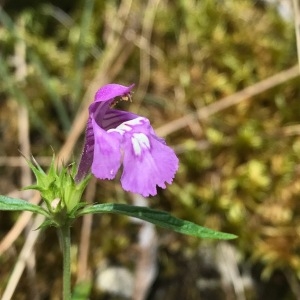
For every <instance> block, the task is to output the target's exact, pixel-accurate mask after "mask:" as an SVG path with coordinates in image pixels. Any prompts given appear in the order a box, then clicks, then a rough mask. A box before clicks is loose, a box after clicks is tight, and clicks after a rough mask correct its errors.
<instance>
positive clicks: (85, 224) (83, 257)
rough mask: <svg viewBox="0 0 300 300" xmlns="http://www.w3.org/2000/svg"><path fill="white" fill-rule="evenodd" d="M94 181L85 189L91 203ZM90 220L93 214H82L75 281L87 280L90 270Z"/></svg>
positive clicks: (94, 191)
mask: <svg viewBox="0 0 300 300" xmlns="http://www.w3.org/2000/svg"><path fill="white" fill-rule="evenodd" d="M96 183H97V180H96V178H95V177H93V178H92V179H91V181H90V182H89V185H88V188H87V190H86V194H85V198H86V199H87V200H86V202H87V203H90V204H91V203H92V200H93V199H94V198H95V193H96ZM92 222H93V215H92V214H87V215H84V216H83V220H82V226H81V234H80V243H79V251H78V252H79V255H78V268H77V282H81V281H85V280H89V279H90V278H89V277H90V272H89V268H88V257H89V250H90V238H91V232H92Z"/></svg>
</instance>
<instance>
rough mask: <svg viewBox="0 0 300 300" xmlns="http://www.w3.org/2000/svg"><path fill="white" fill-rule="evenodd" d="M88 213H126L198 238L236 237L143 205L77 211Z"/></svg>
mask: <svg viewBox="0 0 300 300" xmlns="http://www.w3.org/2000/svg"><path fill="white" fill-rule="evenodd" d="M90 213H92V214H96V213H115V214H121V215H126V216H129V217H134V218H138V219H141V220H144V221H147V222H150V223H153V224H155V225H157V226H160V227H163V228H166V229H171V230H173V231H176V232H179V233H182V234H187V235H192V236H196V237H198V238H206V239H208V238H209V239H221V240H230V239H235V238H237V236H236V235H234V234H230V233H225V232H219V231H215V230H212V229H209V228H206V227H202V226H199V225H197V224H195V223H192V222H189V221H186V220H182V219H179V218H176V217H174V216H172V215H171V214H169V213H167V212H165V211H161V210H154V209H150V208H148V207H144V206H132V205H127V204H119V203H104V204H95V205H91V206H87V207H85V208H83V209H82V210H80V211H78V213H77V216H81V215H84V214H90Z"/></svg>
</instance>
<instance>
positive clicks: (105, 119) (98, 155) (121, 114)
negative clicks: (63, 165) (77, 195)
mask: <svg viewBox="0 0 300 300" xmlns="http://www.w3.org/2000/svg"><path fill="white" fill-rule="evenodd" d="M132 88H133V85H131V86H129V87H126V86H123V85H119V84H107V85H105V86H103V87H102V88H101V89H99V90H98V91H97V93H96V95H95V101H94V102H93V103H92V104H91V105H90V107H89V119H88V122H87V128H86V140H85V145H84V149H83V153H82V157H81V161H80V164H79V168H78V173H77V175H76V180H77V181H80V180H82V179H83V178H84V177H85V176H86V175H87V174H88V173H89V170H90V168H91V171H92V173H93V174H94V175H95V176H96V177H97V178H99V179H113V178H115V176H116V174H117V172H118V170H119V168H120V166H121V164H122V163H123V173H122V177H121V184H122V187H123V189H124V190H125V191H129V192H133V193H138V194H141V195H143V196H144V197H147V196H149V195H156V193H157V190H156V186H159V187H161V188H165V187H166V184H165V183H166V182H167V183H172V180H173V178H174V176H175V173H176V171H177V169H178V158H177V157H176V155H175V153H174V151H173V150H172V149H171V148H169V147H168V146H166V143H165V141H164V140H163V139H161V138H159V137H157V136H156V134H155V132H154V130H153V128H152V126H151V125H150V122H149V120H148V119H146V118H144V117H141V116H138V115H135V114H133V113H130V112H125V111H121V110H116V109H113V108H112V106H113V105H114V104H115V102H116V101H118V100H129V99H130V100H131V97H130V92H131V89H132Z"/></svg>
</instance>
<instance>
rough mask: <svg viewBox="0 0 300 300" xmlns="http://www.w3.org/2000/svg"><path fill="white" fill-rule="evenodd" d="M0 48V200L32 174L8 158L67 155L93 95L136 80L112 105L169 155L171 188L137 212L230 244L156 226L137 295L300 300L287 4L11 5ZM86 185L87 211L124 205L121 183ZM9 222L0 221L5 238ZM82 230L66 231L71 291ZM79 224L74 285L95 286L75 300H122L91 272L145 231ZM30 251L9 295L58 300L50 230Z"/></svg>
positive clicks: (299, 168) (80, 0)
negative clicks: (174, 166)
mask: <svg viewBox="0 0 300 300" xmlns="http://www.w3.org/2000/svg"><path fill="white" fill-rule="evenodd" d="M288 9H290V10H288ZM0 45H1V47H0V78H1V80H0V139H1V144H0V193H1V194H8V193H18V191H19V190H20V188H21V187H22V186H23V185H24V182H28V180H29V181H30V180H32V179H31V178H28V175H27V177H26V176H25V175H24V172H23V171H24V166H23V165H22V164H23V159H22V158H20V153H19V150H21V151H22V152H24V151H25V153H24V154H26V153H32V154H33V156H34V157H35V158H36V159H37V161H39V162H40V163H41V164H42V165H43V166H44V167H45V168H47V165H48V164H49V160H50V159H51V155H52V151H53V150H52V148H53V149H54V152H56V153H60V151H61V149H64V150H65V151H67V150H66V148H68V147H69V148H68V149H69V150H68V151H67V153H68V154H66V152H63V154H64V155H63V154H62V158H63V159H64V163H69V162H71V161H73V160H78V159H79V155H80V152H81V147H82V144H83V138H84V132H83V128H84V124H85V121H86V119H85V117H86V116H85V112H86V107H87V105H88V103H89V102H90V101H92V100H93V95H94V93H95V92H96V90H97V89H98V88H100V87H101V86H102V85H103V84H105V83H108V82H116V83H119V84H124V85H129V84H131V83H135V84H136V87H135V92H134V94H133V102H132V103H125V104H123V103H122V109H126V110H130V111H133V112H136V113H138V114H141V115H144V116H146V117H147V118H149V119H150V120H151V122H152V125H153V126H154V128H156V129H157V133H158V134H159V135H161V136H163V137H165V138H166V140H167V142H168V144H169V145H171V146H172V147H173V148H174V149H175V151H176V152H177V154H178V156H179V158H180V169H179V171H178V173H177V175H176V178H175V180H174V183H173V184H172V185H170V186H168V188H167V189H166V190H160V191H159V194H158V196H156V197H152V198H150V199H149V200H148V205H149V206H150V207H153V208H158V209H164V210H167V211H169V212H171V213H172V214H174V215H176V216H178V217H180V218H184V219H187V220H190V221H193V222H195V223H197V224H200V225H203V226H208V227H210V228H213V229H216V230H222V231H227V232H231V233H234V234H237V235H238V236H239V238H238V239H237V240H235V241H232V242H230V243H216V242H210V241H201V240H197V239H196V238H191V237H186V236H181V235H179V234H176V233H172V232H168V231H166V230H157V234H158V235H157V241H156V242H157V244H158V247H157V249H156V248H155V249H154V250H157V253H156V254H155V255H154V257H155V259H154V263H153V266H155V265H157V269H156V270H157V273H156V275H155V276H153V277H152V280H150V283H149V284H148V287H147V288H146V290H147V296H146V297H145V299H151V300H152V299H163V298H164V299H189V300H193V299H241V300H243V299H265V300H268V299H272V300H273V299H279V300H280V299H300V282H299V276H300V204H299V201H300V199H299V196H300V180H299V175H300V165H299V163H300V124H299V120H300V104H299V95H300V86H299V83H300V81H299V77H298V75H299V71H298V69H297V67H294V68H292V67H293V66H295V65H296V64H297V47H296V38H295V29H294V22H293V10H292V5H291V3H290V2H288V1H277V2H276V1H258V0H257V1H254V0H252V1H250V0H242V1H237V0H226V1H221V0H198V1H197V0H190V1H185V0H178V1H168V0H148V1H141V0H139V1H138V0H137V1H130V0H119V1H103V0H98V1H96V0H77V1H74V0H73V1H70V0H61V1H46V0H45V1H37V0H31V1H30V0H23V1H12V0H6V1H2V9H1V8H0ZM291 68H292V69H291ZM286 70H288V71H286ZM280 72H283V73H282V74H281V75H280V76H279V75H278V76H277V74H278V73H280ZM272 76H274V77H272ZM276 76H277V77H276ZM268 78H269V79H268ZM265 79H268V81H266V82H265V81H263V80H265ZM249 87H250V88H249ZM246 88H247V89H246ZM244 89H246V90H245V91H244V92H242V93H239V94H236V93H237V92H239V91H243V90H244ZM235 94H236V95H235ZM232 95H234V96H233V97H230V96H232ZM228 97H229V98H228ZM195 112H198V117H196V115H195ZM24 116H25V119H24ZM27 116H28V117H27ZM22 120H23V121H22ZM24 120H25V121H24ZM26 120H29V129H28V131H27V133H26V126H25V125H24V124H26ZM22 122H23V123H22ZM24 122H25V123H24ZM22 130H25V132H24V131H22ZM26 134H27V139H26ZM72 137H73V140H72ZM24 139H25V141H24ZM26 140H27V148H26ZM28 141H30V148H29V146H28ZM26 151H28V152H26ZM22 168H23V169H22ZM20 170H23V171H20ZM24 176H25V177H24ZM24 178H25V179H24ZM26 180H27V181H26ZM95 187H96V189H95V191H92V192H91V190H93V188H95ZM89 191H90V194H88V195H86V197H87V198H89V199H88V200H89V201H91V202H109V201H110V202H111V201H115V202H130V203H131V202H132V201H133V200H132V196H131V195H128V194H126V193H124V192H123V191H122V189H121V187H120V184H119V182H118V180H114V181H112V182H107V181H103V182H99V181H98V182H93V183H92V186H91V187H90V188H89V189H88V192H87V193H89ZM19 216H20V214H19V213H11V214H9V213H4V212H0V238H1V239H4V238H5V236H6V234H7V233H8V231H9V230H10V229H11V228H12V226H13V225H14V223H15V222H16V221H17V220H18V218H19ZM83 223H84V222H83V221H82V220H80V221H78V222H76V224H74V227H73V237H74V238H73V242H74V246H73V247H74V249H73V252H74V253H73V256H74V257H73V265H74V266H73V277H74V286H75V285H76V282H80V280H79V279H78V276H79V275H78V268H79V267H78V260H77V254H78V252H80V251H79V248H78V247H79V246H78V245H82V244H83V243H84V242H83V234H82V233H81V228H82V226H83ZM89 229H90V230H91V232H90V233H89V234H88V235H87V236H88V240H90V242H91V244H90V247H89V248H88V267H87V270H88V271H86V274H85V275H84V276H83V277H84V278H85V282H86V281H87V282H88V283H89V284H90V285H88V286H89V287H91V288H90V289H89V288H87V289H88V290H89V292H87V293H86V294H85V295H87V294H89V296H82V298H78V299H88V297H89V298H90V299H127V298H126V297H127V296H128V295H127V296H126V294H123V295H122V292H121V293H115V294H111V293H109V291H107V290H106V291H105V290H104V288H102V289H100V290H99V289H98V288H97V287H96V285H97V284H96V281H97V280H96V278H97V276H98V275H99V273H101V272H100V271H99V270H100V269H101V270H102V269H103V268H106V269H107V268H109V266H118V268H121V269H122V268H123V269H122V270H127V271H130V272H132V273H130V274H133V273H134V272H135V271H136V269H137V265H138V262H140V258H141V256H142V255H141V253H140V252H141V249H140V248H139V247H141V244H140V243H141V242H140V240H139V238H138V233H139V230H140V229H141V225H139V224H135V223H133V222H132V220H129V219H126V218H122V217H117V216H101V217H99V216H97V217H93V220H92V222H91V223H90V227H89ZM25 241H26V234H23V233H22V234H19V235H18V236H17V237H16V238H15V241H14V243H13V244H12V245H10V247H9V249H8V250H6V251H4V252H3V253H1V256H0V263H1V270H0V294H2V293H3V291H4V290H5V288H6V285H7V283H8V281H9V278H10V274H11V271H12V266H13V265H14V264H15V262H16V261H17V259H18V254H19V252H20V250H21V249H22V246H23V244H24V242H25ZM152 246H153V245H152ZM35 249H36V250H35V256H36V267H35V268H34V269H35V271H34V272H35V275H34V276H33V279H32V277H31V276H30V275H29V273H26V272H25V273H24V275H23V276H22V278H21V280H20V281H19V282H18V284H17V288H16V291H15V293H14V298H13V299H32V298H33V297H36V298H34V299H60V288H61V274H60V268H61V254H60V251H59V245H58V242H57V237H56V233H55V230H54V229H53V230H52V229H49V230H47V231H44V232H42V233H41V235H40V237H39V240H38V242H37V244H36V247H35ZM138 249H140V250H138ZM145 253H146V252H145ZM220 257H221V258H220ZM104 265H105V267H104ZM99 266H100V267H99ZM224 266H225V267H224ZM222 268H223V269H222ZM224 268H225V271H224ZM226 268H227V269H226ZM222 270H223V271H222ZM230 270H231V271H230ZM232 270H233V271H232ZM146 271H147V269H146ZM149 273H150V271H149ZM26 274H27V275H26ZM76 274H77V275H76ZM128 276H129V275H128ZM79 277H80V276H79ZM133 277H134V276H133ZM135 278H137V280H141V277H138V276H137V274H136V277H135ZM136 282H137V281H136ZM33 285H35V289H34V291H32V286H33ZM140 285H142V284H140ZM85 288H86V286H85ZM124 289H126V288H124ZM78 290H79V291H81V293H83V294H84V292H85V291H84V289H81V287H80V286H79V287H78ZM29 295H31V296H29ZM78 297H79V296H78ZM134 297H135V298H134ZM133 298H134V299H136V300H138V298H137V296H133ZM76 299H77V298H76Z"/></svg>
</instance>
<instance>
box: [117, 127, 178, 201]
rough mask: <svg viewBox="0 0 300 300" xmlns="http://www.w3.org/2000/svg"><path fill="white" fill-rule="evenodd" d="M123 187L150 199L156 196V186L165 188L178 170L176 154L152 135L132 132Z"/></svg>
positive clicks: (126, 150) (125, 156) (127, 144)
mask: <svg viewBox="0 0 300 300" xmlns="http://www.w3.org/2000/svg"><path fill="white" fill-rule="evenodd" d="M123 147H124V160H123V165H124V169H123V174H122V178H121V183H122V187H123V189H124V190H126V191H130V192H133V193H138V194H141V195H143V196H144V197H147V196H149V195H152V196H154V195H156V194H157V190H156V186H159V187H161V188H166V184H165V183H166V182H167V183H172V181H173V178H174V176H175V173H176V171H177V169H178V158H177V157H176V155H175V153H174V151H173V150H172V149H171V148H169V147H168V146H166V145H165V144H164V143H162V142H161V141H160V140H158V139H157V138H156V136H153V135H151V134H149V135H146V134H145V133H133V134H132V135H131V137H129V138H128V137H127V138H126V139H125V143H124V146H123Z"/></svg>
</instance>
